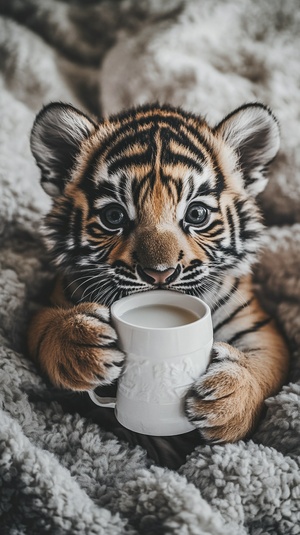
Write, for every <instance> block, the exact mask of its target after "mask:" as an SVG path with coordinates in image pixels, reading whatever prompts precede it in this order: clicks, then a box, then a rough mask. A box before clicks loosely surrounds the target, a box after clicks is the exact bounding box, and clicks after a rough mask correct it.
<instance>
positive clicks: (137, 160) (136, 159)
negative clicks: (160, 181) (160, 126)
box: [108, 148, 153, 175]
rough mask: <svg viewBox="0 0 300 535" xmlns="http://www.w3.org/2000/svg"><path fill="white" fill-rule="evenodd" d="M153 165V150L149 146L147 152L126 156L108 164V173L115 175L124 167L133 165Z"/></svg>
mask: <svg viewBox="0 0 300 535" xmlns="http://www.w3.org/2000/svg"><path fill="white" fill-rule="evenodd" d="M143 165H153V150H152V148H148V150H147V151H146V152H143V153H140V154H133V155H131V156H124V157H123V158H122V157H120V158H118V159H116V160H114V161H113V162H112V163H109V164H108V173H109V174H110V175H113V174H115V173H117V172H118V171H120V170H122V169H128V167H133V166H143Z"/></svg>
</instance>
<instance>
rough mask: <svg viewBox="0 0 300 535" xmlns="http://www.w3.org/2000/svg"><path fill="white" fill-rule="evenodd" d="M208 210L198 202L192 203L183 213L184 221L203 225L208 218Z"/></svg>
mask: <svg viewBox="0 0 300 535" xmlns="http://www.w3.org/2000/svg"><path fill="white" fill-rule="evenodd" d="M208 216H209V211H208V209H207V208H205V207H204V206H203V205H202V204H200V203H192V204H190V206H189V207H188V209H187V211H186V214H185V221H186V223H188V224H189V225H194V226H199V225H203V224H204V223H205V222H206V220H207V219H208Z"/></svg>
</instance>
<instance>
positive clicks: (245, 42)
mask: <svg viewBox="0 0 300 535" xmlns="http://www.w3.org/2000/svg"><path fill="white" fill-rule="evenodd" d="M299 23H300V10H299V2H298V0H290V1H289V2H285V3H284V2H282V1H281V0H274V1H273V2H268V1H267V0H263V1H261V2H256V1H253V0H241V1H240V0H203V1H201V2H199V1H198V0H191V1H190V2H182V1H180V0H168V1H166V2H161V1H159V0H142V1H141V2H137V1H135V0H117V1H115V0H88V1H87V2H84V1H83V0H65V1H63V0H62V1H57V0H51V1H50V0H45V1H43V2H41V1H39V0H23V1H19V0H0V117H1V124H0V127H1V128H0V384H1V387H0V533H1V534H3V535H25V534H28V535H41V534H43V533H50V534H51V533H53V534H55V535H64V534H78V535H82V534H95V535H96V534H97V535H98V534H103V535H119V534H130V535H135V534H140V533H141V534H148V535H150V534H151V535H152V534H153V535H154V534H155V535H159V534H176V535H226V534H228V535H247V534H250V535H266V534H272V535H277V534H279V535H297V534H300V440H299V436H300V410H299V409H300V349H299V348H300V328H299V327H300V319H299V318H300V282H299V281H300V279H299V265H300V178H299V170H300V161H299V149H298V147H299V143H300V130H299V110H300V93H299V86H300V69H299V58H298V56H299V54H298V51H299V47H300V32H299ZM56 100H61V101H65V102H69V103H71V104H73V105H75V106H78V107H80V108H81V109H82V110H83V111H86V112H87V113H92V114H94V115H99V116H100V115H101V114H108V113H111V112H115V111H119V110H120V109H121V108H123V107H127V106H131V105H135V104H140V103H143V102H145V101H147V100H150V101H154V100H159V101H160V102H162V103H163V102H169V103H171V104H173V105H181V106H183V107H184V108H186V109H187V110H188V111H193V112H195V113H199V114H203V115H206V116H207V118H208V120H209V121H210V122H211V123H212V124H214V123H217V122H218V121H219V120H220V119H221V118H222V116H223V115H224V114H226V113H229V112H230V111H231V110H232V109H233V108H236V107H237V106H239V105H241V104H243V103H245V102H250V101H262V102H264V103H265V104H268V105H270V107H271V108H272V109H273V111H274V113H275V115H276V116H278V119H279V121H280V124H281V150H280V153H279V155H278V158H277V159H276V160H275V162H274V163H273V164H272V165H271V167H270V182H269V185H268V187H267V189H266V191H265V192H264V193H263V194H262V195H261V197H260V204H261V207H262V211H263V213H264V217H265V220H266V223H267V228H266V232H265V247H264V250H263V251H262V253H261V258H260V263H259V265H258V266H257V267H256V269H255V281H256V285H257V292H258V293H259V295H260V298H261V300H262V302H263V304H264V306H265V307H266V308H267V309H268V310H270V312H271V313H272V314H273V315H274V316H275V318H276V320H277V322H278V325H279V328H280V329H281V330H282V332H283V334H284V336H285V337H286V339H287V342H288V345H289V348H290V351H291V369H290V374H289V378H288V382H287V385H285V386H284V387H283V389H282V390H281V392H279V393H278V394H277V395H276V396H274V397H273V398H271V399H268V400H267V401H266V412H265V415H264V417H263V419H262V421H261V422H260V425H259V427H258V429H257V430H256V432H255V433H254V435H253V436H252V438H251V440H249V441H247V442H244V441H240V442H238V443H236V444H227V445H225V446H220V445H218V446H208V445H205V444H198V445H196V443H195V444H193V445H192V447H191V449H190V451H189V452H187V451H186V453H185V455H184V456H183V458H181V461H180V462H179V461H178V451H179V450H176V445H175V444H171V445H169V447H170V449H169V453H168V455H169V462H170V464H169V466H171V468H167V466H166V465H168V463H166V462H165V460H162V458H161V457H160V456H159V455H158V453H159V452H160V448H161V447H162V443H160V442H159V441H152V443H150V442H148V443H147V444H146V442H145V441H143V440H137V437H131V439H130V438H128V436H126V434H124V433H123V434H122V432H120V430H118V429H117V428H115V433H113V432H111V431H108V430H107V427H106V426H105V421H104V420H105V417H104V416H103V419H102V416H101V414H100V413H98V415H96V416H95V414H92V413H91V411H90V408H87V409H86V410H85V409H84V394H83V395H82V396H81V395H77V396H76V402H75V398H72V395H70V394H69V393H65V392H60V393H58V392H57V390H56V389H54V388H53V387H52V386H51V385H50V384H49V382H48V381H47V379H46V378H45V377H43V375H42V374H41V373H40V371H39V370H38V369H37V368H36V367H35V365H34V364H33V363H32V362H31V361H30V360H29V359H28V358H27V354H26V342H25V338H26V329H27V325H28V321H29V318H30V315H31V314H32V313H33V311H34V310H35V309H36V307H37V306H38V301H39V300H41V298H42V294H43V292H44V291H45V290H44V288H45V287H47V285H48V284H50V283H51V281H52V279H53V276H54V274H53V272H52V271H51V269H50V267H49V265H48V261H47V258H46V255H45V251H44V248H43V245H42V241H41V238H40V233H39V228H40V223H41V220H42V218H43V216H44V214H45V213H46V212H47V210H48V208H49V205H50V200H49V198H48V197H47V196H46V194H45V193H44V192H43V190H42V188H41V187H40V185H39V171H38V169H37V168H36V165H35V162H34V160H33V157H32V155H31V153H30V147H29V135H30V130H31V127H32V124H33V120H34V117H35V114H36V113H37V111H38V110H39V109H40V108H41V107H42V106H43V105H45V104H47V103H48V102H50V101H56ZM186 455H187V456H186ZM185 457H186V458H185ZM172 463H173V464H172ZM159 464H161V465H162V466H158V465H159ZM179 465H180V466H179Z"/></svg>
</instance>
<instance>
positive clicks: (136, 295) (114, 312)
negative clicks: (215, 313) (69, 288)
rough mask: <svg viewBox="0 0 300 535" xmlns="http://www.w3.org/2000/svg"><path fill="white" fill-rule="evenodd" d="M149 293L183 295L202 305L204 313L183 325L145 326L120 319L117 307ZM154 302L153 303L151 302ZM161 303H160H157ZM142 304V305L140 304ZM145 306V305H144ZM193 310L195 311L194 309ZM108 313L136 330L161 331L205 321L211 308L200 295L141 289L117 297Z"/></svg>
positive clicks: (188, 326) (186, 326)
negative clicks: (140, 290) (119, 297)
mask: <svg viewBox="0 0 300 535" xmlns="http://www.w3.org/2000/svg"><path fill="white" fill-rule="evenodd" d="M150 294H151V297H154V294H155V295H160V296H161V295H162V294H166V295H168V296H170V295H171V294H172V295H173V296H174V295H176V296H183V297H184V298H185V299H188V300H190V301H193V302H194V303H198V304H200V303H201V305H202V307H203V308H204V309H205V312H204V314H203V315H202V316H201V317H199V318H198V319H196V320H195V321H192V322H191V323H185V324H183V325H178V326H174V327H151V326H149V327H146V326H141V325H136V324H134V323H130V322H129V321H126V320H124V319H122V316H120V315H119V314H118V313H117V312H118V308H120V307H122V306H124V303H125V304H126V303H127V302H130V301H134V299H136V298H139V297H141V296H142V295H146V296H150ZM148 304H152V303H148ZM153 304H154V303H153ZM159 304H161V303H159ZM165 304H167V305H168V304H171V303H165ZM141 306H143V305H141ZM145 306H147V305H145ZM175 306H178V308H185V307H184V306H180V304H179V305H177V304H176V305H175ZM116 309H117V310H116ZM127 310H128V309H125V310H123V312H126V311H127ZM186 310H190V309H187V308H186ZM194 312H195V311H194ZM110 313H111V317H112V318H113V319H115V320H116V321H118V322H120V323H122V324H123V325H127V326H129V327H131V328H134V329H137V330H140V331H159V332H163V331H168V332H170V331H172V330H174V331H175V330H176V331H177V330H178V329H180V330H182V329H186V328H190V326H191V325H193V326H195V325H198V324H200V323H201V322H205V320H207V318H209V317H210V316H211V310H210V307H209V306H208V305H207V304H206V303H205V302H204V301H203V300H202V299H200V297H197V296H195V295H189V294H185V293H182V292H177V291H176V290H146V291H142V292H136V293H134V294H131V295H127V296H126V297H122V298H121V299H119V300H118V301H115V303H113V304H112V306H111V309H110Z"/></svg>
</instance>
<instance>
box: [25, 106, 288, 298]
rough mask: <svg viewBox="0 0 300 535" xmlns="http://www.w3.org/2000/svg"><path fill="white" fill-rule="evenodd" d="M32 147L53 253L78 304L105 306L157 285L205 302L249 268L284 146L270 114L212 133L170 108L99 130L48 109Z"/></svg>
mask: <svg viewBox="0 0 300 535" xmlns="http://www.w3.org/2000/svg"><path fill="white" fill-rule="evenodd" d="M31 146H32V151H33V154H34V156H35V158H36V160H37V163H38V165H39V167H40V168H41V171H42V185H43V187H44V188H45V190H46V191H47V192H48V193H50V194H51V195H52V196H53V197H54V203H53V207H52V210H51V211H50V213H49V215H48V216H47V218H46V220H45V235H46V243H47V246H48V249H49V251H50V253H51V256H52V259H53V261H54V263H55V264H56V265H57V266H58V267H59V268H60V269H62V270H64V271H65V272H66V273H67V274H69V275H71V276H72V279H73V280H74V281H75V282H76V280H77V281H78V283H76V284H77V287H78V289H79V287H80V288H81V294H82V299H85V300H91V301H98V302H101V303H103V304H108V305H110V304H111V303H112V302H113V301H114V300H116V299H119V298H120V297H123V296H125V295H128V294H131V293H134V292H140V291H147V290H151V289H153V288H165V289H172V290H177V291H181V292H185V293H190V294H194V295H198V296H201V297H204V296H205V294H206V293H209V292H211V291H212V289H217V288H218V287H219V286H220V285H221V284H222V281H223V280H224V277H226V275H228V274H230V275H233V276H235V277H239V276H241V275H242V274H244V273H247V272H248V271H249V266H250V265H251V263H252V262H253V260H254V258H255V253H256V251H257V246H258V243H259V235H260V231H261V226H262V225H261V222H260V216H259V212H258V209H257V207H256V203H255V195H256V194H257V193H259V192H260V191H262V189H263V188H264V186H265V184H266V179H265V177H264V171H265V168H266V166H267V164H268V163H269V162H270V161H271V160H272V159H273V158H274V156H275V155H276V152H277V150H278V146H279V135H278V126H277V123H276V120H275V119H274V117H273V115H272V113H271V112H270V111H269V110H268V109H267V108H266V107H264V106H263V105H260V104H249V105H245V106H243V107H241V108H239V109H238V110H236V111H235V112H233V113H232V114H230V115H229V116H227V117H226V118H225V119H224V120H223V121H222V122H221V123H220V124H219V125H217V126H216V127H214V128H211V127H210V126H209V125H208V124H207V123H206V122H205V121H204V119H202V118H200V117H196V116H194V115H192V114H188V113H185V112H183V111H182V110H180V109H177V108H172V107H169V106H163V107H160V106H157V105H151V106H145V107H141V108H137V109H132V110H130V111H129V112H127V113H125V114H120V115H117V116H113V117H110V118H109V119H107V120H103V121H102V122H100V123H99V124H95V123H94V122H93V121H91V120H90V119H89V118H88V117H86V116H85V115H84V114H82V113H80V112H79V111H78V110H75V109H74V108H72V107H71V106H67V105H63V104H50V105H49V106H47V107H46V108H44V109H43V110H42V111H41V112H40V114H39V115H38V116H37V118H36V121H35V124H34V127H33V130H32V137H31Z"/></svg>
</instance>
